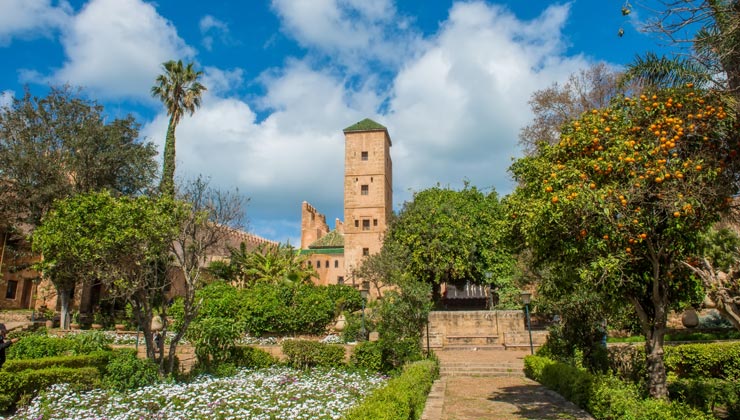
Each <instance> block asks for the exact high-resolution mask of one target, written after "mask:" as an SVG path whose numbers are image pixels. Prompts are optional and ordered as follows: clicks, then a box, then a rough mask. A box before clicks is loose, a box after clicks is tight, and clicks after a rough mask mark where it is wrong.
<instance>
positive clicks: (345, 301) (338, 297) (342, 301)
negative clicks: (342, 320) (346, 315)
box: [326, 284, 362, 316]
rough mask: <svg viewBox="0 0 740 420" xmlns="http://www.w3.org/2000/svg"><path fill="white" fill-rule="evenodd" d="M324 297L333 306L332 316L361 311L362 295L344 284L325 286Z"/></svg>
mask: <svg viewBox="0 0 740 420" xmlns="http://www.w3.org/2000/svg"><path fill="white" fill-rule="evenodd" d="M326 297H327V298H328V300H329V301H330V302H331V303H332V304H333V305H334V308H335V309H334V315H335V316H336V315H339V314H340V313H342V312H354V311H359V310H360V309H362V295H361V294H360V291H359V290H357V289H355V288H354V287H351V286H347V285H345V284H330V285H328V286H326Z"/></svg>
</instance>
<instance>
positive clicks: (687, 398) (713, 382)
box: [668, 378, 740, 419]
mask: <svg viewBox="0 0 740 420" xmlns="http://www.w3.org/2000/svg"><path fill="white" fill-rule="evenodd" d="M668 391H669V393H670V395H671V398H673V399H676V400H678V401H682V402H685V403H686V404H688V405H690V406H692V407H696V408H698V409H701V410H704V411H705V412H708V413H711V412H713V411H714V410H715V409H716V408H721V409H722V410H723V411H724V412H726V413H727V416H726V418H728V419H740V383H738V382H737V381H727V380H722V379H713V378H706V379H679V380H677V381H674V382H671V383H669V384H668Z"/></svg>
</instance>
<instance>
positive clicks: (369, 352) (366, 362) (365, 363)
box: [350, 341, 383, 372]
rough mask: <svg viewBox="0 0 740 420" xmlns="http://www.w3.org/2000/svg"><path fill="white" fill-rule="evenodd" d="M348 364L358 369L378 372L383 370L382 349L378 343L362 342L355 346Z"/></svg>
mask: <svg viewBox="0 0 740 420" xmlns="http://www.w3.org/2000/svg"><path fill="white" fill-rule="evenodd" d="M350 364H352V366H354V367H358V368H360V369H366V370H371V371H373V372H380V371H381V370H382V369H383V349H382V348H381V346H380V344H379V343H378V342H373V341H363V342H362V343H360V344H358V345H356V346H355V350H354V352H352V356H351V357H350Z"/></svg>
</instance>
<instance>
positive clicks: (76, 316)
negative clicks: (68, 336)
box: [69, 311, 80, 330]
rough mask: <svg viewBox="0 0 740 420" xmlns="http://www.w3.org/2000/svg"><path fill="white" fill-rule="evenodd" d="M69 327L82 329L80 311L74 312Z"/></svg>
mask: <svg viewBox="0 0 740 420" xmlns="http://www.w3.org/2000/svg"><path fill="white" fill-rule="evenodd" d="M69 327H70V328H72V329H73V330H79V329H80V311H74V312H72V322H71V323H70V324H69Z"/></svg>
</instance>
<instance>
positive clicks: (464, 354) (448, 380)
mask: <svg viewBox="0 0 740 420" xmlns="http://www.w3.org/2000/svg"><path fill="white" fill-rule="evenodd" d="M527 354H529V352H528V351H516V350H506V351H491V350H488V351H453V352H446V351H439V352H437V356H438V357H439V359H440V363H441V365H442V367H443V369H444V368H445V367H450V366H457V365H460V364H461V363H463V362H467V363H469V364H470V365H474V366H484V365H491V364H505V365H506V366H511V365H516V366H518V369H521V368H522V367H523V358H524V356H526V355H527ZM447 371H448V372H449V369H447ZM519 372H521V370H519ZM484 375H485V376H478V375H477V374H470V373H467V372H465V373H460V372H458V373H454V374H449V373H448V374H444V375H442V376H441V377H440V379H438V380H437V381H435V383H434V385H433V387H432V392H431V393H430V394H429V397H428V398H427V403H426V407H425V409H424V414H423V416H422V419H423V420H474V419H475V420H477V419H487V420H488V419H507V420H510V419H579V420H580V419H584V420H585V419H593V418H592V417H591V416H590V415H589V414H588V413H586V412H584V411H583V410H581V409H579V408H578V407H576V406H575V405H574V404H572V403H570V402H569V401H567V400H565V399H564V398H563V397H561V396H560V395H558V394H557V393H555V392H553V391H550V390H549V389H547V388H545V387H544V386H542V385H540V384H539V383H537V382H535V381H532V380H530V379H527V378H525V377H524V375H523V373H522V374H515V375H511V374H509V375H506V376H497V375H495V374H493V375H491V374H484Z"/></svg>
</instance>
